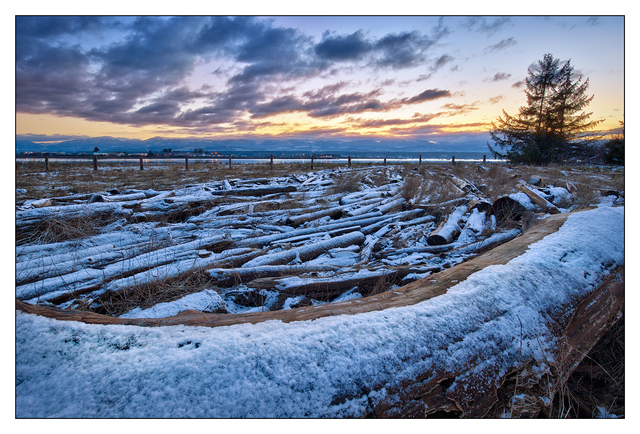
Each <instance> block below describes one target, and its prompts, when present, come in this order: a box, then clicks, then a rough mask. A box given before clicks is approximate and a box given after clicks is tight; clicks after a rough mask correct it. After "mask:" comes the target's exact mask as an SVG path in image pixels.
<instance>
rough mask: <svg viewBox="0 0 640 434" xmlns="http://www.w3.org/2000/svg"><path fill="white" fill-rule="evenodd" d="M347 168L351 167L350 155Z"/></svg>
mask: <svg viewBox="0 0 640 434" xmlns="http://www.w3.org/2000/svg"><path fill="white" fill-rule="evenodd" d="M347 166H348V167H351V155H349V161H348V162H347Z"/></svg>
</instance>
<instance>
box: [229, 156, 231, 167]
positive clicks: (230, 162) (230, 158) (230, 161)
mask: <svg viewBox="0 0 640 434" xmlns="http://www.w3.org/2000/svg"><path fill="white" fill-rule="evenodd" d="M229 170H231V154H229Z"/></svg>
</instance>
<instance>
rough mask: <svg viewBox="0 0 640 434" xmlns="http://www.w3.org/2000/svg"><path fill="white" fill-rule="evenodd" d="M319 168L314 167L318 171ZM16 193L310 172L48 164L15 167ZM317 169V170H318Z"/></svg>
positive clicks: (293, 167)
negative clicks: (45, 165)
mask: <svg viewBox="0 0 640 434" xmlns="http://www.w3.org/2000/svg"><path fill="white" fill-rule="evenodd" d="M316 166H317V165H314V168H316ZM15 167H16V179H15V181H16V189H25V190H27V193H26V194H18V195H17V199H19V200H24V199H42V198H45V197H56V196H64V195H69V194H76V193H78V194H81V193H96V192H99V191H105V190H109V189H113V188H115V189H117V190H119V191H125V190H129V189H136V190H147V189H153V190H172V189H177V188H184V187H185V186H187V185H197V184H205V183H210V182H214V181H220V180H224V179H233V178H262V177H278V176H286V175H291V174H303V173H308V172H309V171H310V167H309V165H307V164H293V163H292V164H289V163H286V164H274V168H273V170H271V169H270V167H269V164H245V163H237V164H233V165H232V168H231V169H229V166H228V165H227V164H220V163H204V162H192V161H190V162H189V170H185V165H184V164H180V163H177V162H176V163H169V164H161V163H158V164H154V163H148V164H146V165H145V166H144V170H140V168H139V165H138V163H137V161H132V162H131V163H99V169H98V170H97V171H95V170H93V165H92V163H88V164H85V163H65V162H59V163H51V162H50V163H49V172H45V170H44V163H33V162H28V163H16V166H15ZM316 169H317V168H316Z"/></svg>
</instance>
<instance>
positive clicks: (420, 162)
mask: <svg viewBox="0 0 640 434" xmlns="http://www.w3.org/2000/svg"><path fill="white" fill-rule="evenodd" d="M418 166H422V154H420V161H418Z"/></svg>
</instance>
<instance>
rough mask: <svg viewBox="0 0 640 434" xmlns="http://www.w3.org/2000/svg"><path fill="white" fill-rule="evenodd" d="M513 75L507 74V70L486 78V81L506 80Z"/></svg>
mask: <svg viewBox="0 0 640 434" xmlns="http://www.w3.org/2000/svg"><path fill="white" fill-rule="evenodd" d="M509 77H511V74H507V73H506V72H497V73H496V74H495V75H494V76H493V77H489V78H485V80H484V81H490V82H496V81H504V80H508V79H509Z"/></svg>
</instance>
